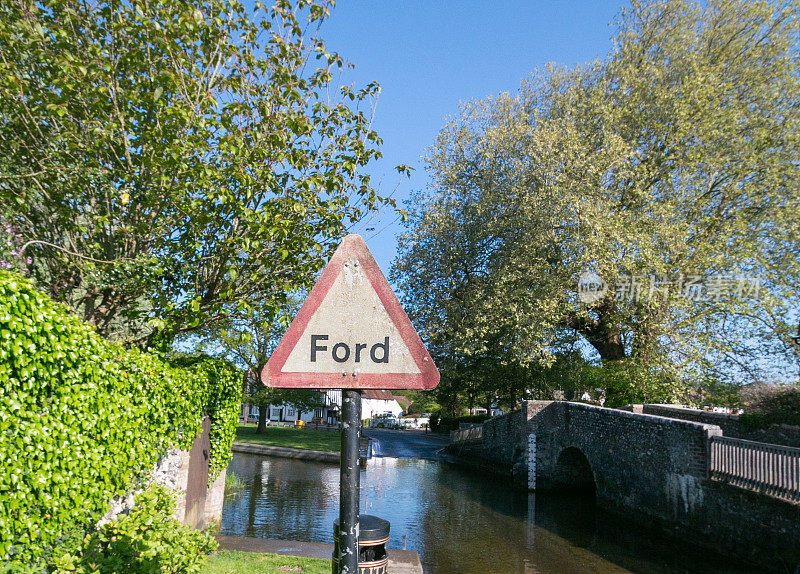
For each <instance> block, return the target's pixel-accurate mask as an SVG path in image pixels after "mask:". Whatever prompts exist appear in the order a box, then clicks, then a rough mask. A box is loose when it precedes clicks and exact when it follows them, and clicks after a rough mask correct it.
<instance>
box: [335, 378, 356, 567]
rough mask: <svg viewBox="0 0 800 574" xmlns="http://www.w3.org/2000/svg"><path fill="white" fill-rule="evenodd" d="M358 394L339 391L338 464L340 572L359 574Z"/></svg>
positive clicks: (348, 390) (354, 391)
mask: <svg viewBox="0 0 800 574" xmlns="http://www.w3.org/2000/svg"><path fill="white" fill-rule="evenodd" d="M360 436H361V391H357V390H352V389H342V452H341V459H340V461H341V462H340V464H339V572H340V573H341V574H357V572H358V507H359V502H358V499H359V486H360V484H359V483H360V474H359V471H360V469H359V466H358V453H359V450H358V446H359V445H358V442H359V438H360Z"/></svg>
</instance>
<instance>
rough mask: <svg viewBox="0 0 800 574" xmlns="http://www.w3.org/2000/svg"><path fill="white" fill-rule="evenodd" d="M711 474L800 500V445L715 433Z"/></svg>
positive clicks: (732, 482)
mask: <svg viewBox="0 0 800 574" xmlns="http://www.w3.org/2000/svg"><path fill="white" fill-rule="evenodd" d="M710 464H711V469H710V470H711V478H714V479H717V480H721V481H725V482H727V483H730V484H733V485H736V486H740V487H742V488H748V489H751V490H756V491H758V492H762V493H764V494H769V495H771V496H776V497H778V498H783V499H786V500H790V501H794V502H800V448H792V447H788V446H780V445H775V444H767V443H763V442H753V441H749V440H742V439H738V438H730V437H725V436H714V437H711V461H710Z"/></svg>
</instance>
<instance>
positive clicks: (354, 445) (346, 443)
mask: <svg viewBox="0 0 800 574" xmlns="http://www.w3.org/2000/svg"><path fill="white" fill-rule="evenodd" d="M261 380H262V381H263V382H264V384H265V385H267V386H268V387H278V388H295V389H342V451H341V458H340V463H341V467H340V469H339V478H340V484H339V495H340V499H339V526H340V528H339V538H338V540H337V543H338V546H337V550H336V551H335V552H334V560H335V561H337V562H338V572H339V574H358V571H359V567H358V554H359V550H358V549H359V546H358V538H359V515H358V506H359V504H358V488H359V470H360V469H359V466H358V455H359V437H360V435H361V391H360V389H432V388H433V387H435V386H436V385H437V384H438V383H439V371H438V370H436V365H434V364H433V359H431V356H430V355H429V354H428V351H427V350H426V349H425V345H423V343H422V340H421V339H420V338H419V335H418V334H417V332H416V330H415V329H414V326H413V325H412V324H411V321H409V319H408V316H407V315H406V313H405V311H403V307H402V306H401V305H400V301H398V300H397V296H396V295H395V294H394V292H393V291H392V288H391V287H390V286H389V283H388V282H387V281H386V277H384V276H383V273H381V270H380V269H379V268H378V264H377V263H375V259H374V258H373V257H372V254H371V253H370V252H369V249H367V245H366V243H364V240H363V239H362V238H361V237H359V236H358V235H348V236H347V237H345V238H344V239H343V240H342V243H341V244H340V245H339V248H338V249H337V250H336V253H334V254H333V257H331V260H330V261H329V262H328V265H327V267H325V270H324V271H323V272H322V276H321V277H320V278H319V280H318V281H317V283H316V285H314V288H313V289H312V290H311V293H310V294H309V296H308V298H307V299H306V301H305V302H304V303H303V306H302V307H301V308H300V311H299V312H298V313H297V316H296V317H295V318H294V320H293V321H292V324H291V325H290V326H289V330H288V331H286V334H285V335H284V336H283V338H282V339H281V341H280V343H278V346H277V347H276V349H275V351H274V352H273V353H272V356H271V357H270V358H269V361H268V362H267V366H266V367H265V368H264V370H263V371H262V373H261ZM365 520H367V521H368V522H369V521H370V520H371V521H372V523H371V524H372V526H370V528H372V530H371V531H370V532H371V534H370V536H372V537H373V538H369V537H368V536H366V535H365V537H364V542H371V543H374V544H378V543H377V542H376V540H378V539H380V544H383V543H385V542H386V541H388V539H389V523H388V522H386V521H384V520H382V519H380V518H377V517H369V516H368V515H365ZM376 535H377V536H378V538H377V539H376V538H374V536H376ZM384 538H385V539H384ZM384 559H385V558H384ZM370 563H371V564H375V563H374V562H370ZM370 568H371V567H370Z"/></svg>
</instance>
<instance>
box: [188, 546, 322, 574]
mask: <svg viewBox="0 0 800 574" xmlns="http://www.w3.org/2000/svg"><path fill="white" fill-rule="evenodd" d="M283 572H302V573H303V574H330V572H331V563H330V561H328V560H320V559H318V558H298V557H296V556H279V555H277V554H258V553H256V552H237V551H230V550H220V551H219V552H217V553H216V554H213V555H212V556H210V557H209V558H208V562H206V565H205V567H204V568H203V569H202V570H201V573H200V574H282V573H283Z"/></svg>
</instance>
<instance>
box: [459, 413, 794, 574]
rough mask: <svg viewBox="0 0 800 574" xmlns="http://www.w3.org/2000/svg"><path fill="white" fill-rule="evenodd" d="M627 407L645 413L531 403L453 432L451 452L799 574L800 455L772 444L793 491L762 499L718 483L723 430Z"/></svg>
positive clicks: (532, 485) (534, 485)
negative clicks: (796, 495) (717, 444)
mask: <svg viewBox="0 0 800 574" xmlns="http://www.w3.org/2000/svg"><path fill="white" fill-rule="evenodd" d="M630 410H638V411H640V412H629V411H625V410H619V409H608V408H602V407H597V406H592V405H586V404H581V403H570V402H552V401H528V402H525V403H523V405H522V409H521V410H519V411H515V412H513V413H509V414H507V415H504V416H502V417H496V418H494V419H490V420H488V421H486V422H485V423H484V424H483V425H481V426H474V427H471V428H468V429H464V430H461V431H455V432H453V433H452V439H453V442H452V444H451V445H450V446H449V447H448V451H449V452H450V453H451V454H453V455H455V456H456V458H457V460H458V461H459V462H462V463H466V464H469V465H471V466H477V467H482V468H485V469H488V470H492V471H494V472H502V473H504V474H507V475H509V476H511V477H512V478H513V480H514V482H515V483H517V484H518V485H520V486H522V487H526V488H528V489H530V490H536V491H542V490H549V489H576V490H584V491H590V492H594V493H595V495H596V497H597V501H598V503H599V504H600V505H602V506H604V507H606V508H610V509H612V510H614V511H618V512H622V513H625V514H627V515H629V516H630V517H631V518H632V519H634V520H639V521H642V522H646V523H649V524H654V525H656V526H661V527H664V528H665V529H667V530H668V531H669V532H671V533H673V534H676V535H678V536H679V537H681V538H685V539H688V540H690V541H691V542H693V543H695V544H697V543H701V544H707V545H709V546H713V547H714V548H716V550H717V551H726V552H730V553H734V554H736V555H738V556H739V557H741V558H742V559H745V560H749V561H752V562H755V563H758V564H760V565H762V567H765V568H767V569H770V570H774V571H787V572H794V570H795V568H796V567H797V568H800V504H799V503H798V501H797V500H795V499H793V498H792V496H793V492H795V491H797V489H800V485H798V484H797V481H798V476H800V450H798V449H791V448H788V447H775V448H776V449H784V451H785V452H788V453H789V455H788V458H786V457H785V456H783V455H782V456H781V457H780V461H781V464H784V462H785V466H786V468H785V469H783V467H781V469H779V470H780V472H779V473H778V474H781V475H783V474H787V473H786V472H783V471H784V470H786V471H787V472H788V475H787V476H788V479H787V480H788V482H787V484H788V485H789V487H790V489H789V490H786V491H780V492H781V494H782V495H783V498H778V497H775V496H765V495H764V494H762V493H759V492H757V489H753V488H750V489H747V488H741V487H738V486H733V485H731V484H729V483H727V482H725V481H722V480H715V479H713V478H712V473H711V468H712V465H711V452H712V444H713V443H714V441H715V440H722V438H721V437H722V435H723V431H722V429H721V428H720V426H719V425H714V424H708V423H703V422H694V421H687V420H679V419H677V418H668V417H665V416H655V415H649V414H642V413H641V411H642V410H643V409H642V406H641V405H639V406H638V408H631V409H630ZM741 442H742V443H747V444H752V445H758V444H759V443H748V441H741ZM765 446H768V445H765ZM781 452H783V451H781ZM792 457H793V458H792ZM717 458H719V457H718V456H717ZM784 459H785V460H784ZM764 460H767V459H766V458H764ZM792 473H794V474H792ZM767 474H769V473H767ZM792 481H794V482H792ZM748 484H749V483H748ZM753 484H755V482H753ZM791 488H794V489H795V490H794V491H792V490H791ZM776 492H777V491H776ZM787 493H788V494H787ZM798 572H800V570H798Z"/></svg>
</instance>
